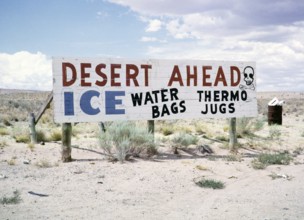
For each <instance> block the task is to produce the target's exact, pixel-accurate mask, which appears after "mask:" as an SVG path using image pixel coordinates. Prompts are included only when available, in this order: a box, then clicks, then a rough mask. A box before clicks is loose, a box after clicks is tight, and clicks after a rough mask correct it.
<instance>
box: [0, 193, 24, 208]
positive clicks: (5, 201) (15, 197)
mask: <svg viewBox="0 0 304 220" xmlns="http://www.w3.org/2000/svg"><path fill="white" fill-rule="evenodd" d="M13 194H14V195H13V196H11V197H6V196H4V197H2V198H1V199H0V203H1V204H3V205H7V204H18V203H19V202H21V200H22V199H21V197H20V192H19V191H18V190H15V191H14V192H13Z"/></svg>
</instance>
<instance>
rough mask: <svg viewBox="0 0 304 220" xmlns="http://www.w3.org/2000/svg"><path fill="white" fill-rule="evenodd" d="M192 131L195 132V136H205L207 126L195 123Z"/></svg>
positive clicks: (207, 131)
mask: <svg viewBox="0 0 304 220" xmlns="http://www.w3.org/2000/svg"><path fill="white" fill-rule="evenodd" d="M194 129H195V132H196V133H197V134H206V133H209V130H208V127H207V125H206V124H203V123H202V122H196V123H195V124H194Z"/></svg>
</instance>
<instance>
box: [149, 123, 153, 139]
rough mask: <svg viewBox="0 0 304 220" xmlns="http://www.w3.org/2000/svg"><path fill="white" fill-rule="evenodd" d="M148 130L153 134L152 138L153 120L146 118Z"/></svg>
mask: <svg viewBox="0 0 304 220" xmlns="http://www.w3.org/2000/svg"><path fill="white" fill-rule="evenodd" d="M148 131H149V132H150V133H151V134H153V139H154V120H148Z"/></svg>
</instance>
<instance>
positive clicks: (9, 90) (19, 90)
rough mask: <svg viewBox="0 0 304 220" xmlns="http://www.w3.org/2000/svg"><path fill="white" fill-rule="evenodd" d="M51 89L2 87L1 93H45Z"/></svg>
mask: <svg viewBox="0 0 304 220" xmlns="http://www.w3.org/2000/svg"><path fill="white" fill-rule="evenodd" d="M45 92H50V91H41V90H25V89H1V88H0V94H16V93H45Z"/></svg>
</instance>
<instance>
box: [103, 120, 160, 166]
mask: <svg viewBox="0 0 304 220" xmlns="http://www.w3.org/2000/svg"><path fill="white" fill-rule="evenodd" d="M99 142H100V147H101V148H102V149H103V150H104V152H105V153H106V154H107V155H108V156H109V157H110V159H113V160H119V161H121V162H123V161H124V160H126V159H128V158H129V157H130V156H134V157H142V156H150V155H152V154H155V153H156V148H155V144H154V135H153V134H151V133H150V132H148V130H147V128H143V127H140V126H137V125H136V124H135V123H133V122H114V123H112V124H111V125H109V126H108V127H107V130H106V132H104V133H102V134H101V135H100V137H99Z"/></svg>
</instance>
